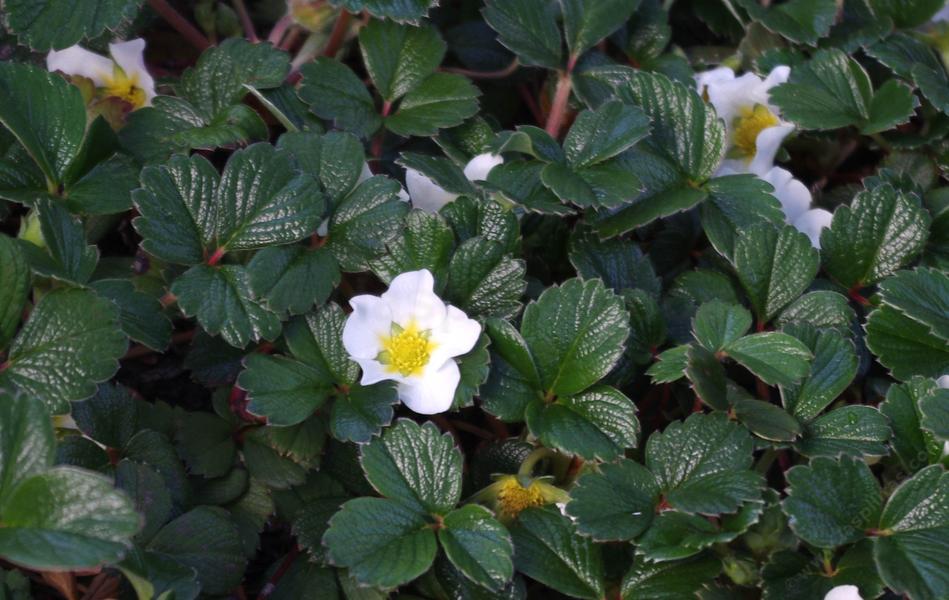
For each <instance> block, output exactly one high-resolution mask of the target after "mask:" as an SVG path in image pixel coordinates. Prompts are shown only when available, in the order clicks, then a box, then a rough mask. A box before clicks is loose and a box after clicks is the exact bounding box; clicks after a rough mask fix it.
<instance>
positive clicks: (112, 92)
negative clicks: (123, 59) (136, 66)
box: [103, 65, 145, 110]
mask: <svg viewBox="0 0 949 600" xmlns="http://www.w3.org/2000/svg"><path fill="white" fill-rule="evenodd" d="M104 79H105V86H103V90H104V94H105V95H106V96H108V97H110V98H119V99H121V100H124V101H126V102H128V103H129V104H131V105H132V109H133V110H134V109H136V108H141V107H143V106H145V90H143V89H142V88H140V87H138V74H135V75H132V76H131V77H130V76H128V75H127V74H126V73H125V70H123V69H122V67H120V66H118V65H115V67H114V69H113V71H112V75H111V76H108V77H105V78H104Z"/></svg>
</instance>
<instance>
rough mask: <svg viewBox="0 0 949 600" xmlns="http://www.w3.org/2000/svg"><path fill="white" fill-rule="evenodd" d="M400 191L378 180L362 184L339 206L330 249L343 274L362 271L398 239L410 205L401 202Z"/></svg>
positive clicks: (331, 225)
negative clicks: (388, 244)
mask: <svg viewBox="0 0 949 600" xmlns="http://www.w3.org/2000/svg"><path fill="white" fill-rule="evenodd" d="M400 189H401V187H400V186H399V184H398V183H397V182H395V181H393V180H392V179H389V178H387V177H381V176H376V177H372V178H370V179H367V180H366V181H364V182H362V183H360V184H359V185H358V186H357V187H356V189H354V190H353V191H352V192H350V193H349V195H347V196H346V197H345V198H343V199H342V200H341V201H340V203H339V204H338V205H337V206H336V210H335V211H334V212H333V216H332V218H331V219H330V223H329V242H328V243H327V247H328V248H329V249H330V251H331V252H333V255H334V256H336V260H337V261H339V263H340V267H341V268H342V269H343V270H344V271H362V270H365V269H366V268H367V267H368V262H369V261H370V260H371V259H373V258H375V257H377V256H379V255H381V254H382V253H383V252H384V251H385V244H386V243H387V242H388V241H389V240H391V239H393V238H395V237H396V235H398V233H399V230H400V229H401V227H402V221H403V218H404V216H405V214H406V213H407V212H408V211H409V206H408V204H407V203H405V202H402V201H401V200H399V195H398V194H399V190H400Z"/></svg>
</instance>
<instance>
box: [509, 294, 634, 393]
mask: <svg viewBox="0 0 949 600" xmlns="http://www.w3.org/2000/svg"><path fill="white" fill-rule="evenodd" d="M521 333H522V335H523V336H524V340H525V341H526V342H527V345H528V347H529V348H530V350H531V353H532V354H533V356H534V358H535V360H536V362H537V369H538V371H539V373H540V383H541V385H542V386H543V388H544V390H545V391H547V392H549V393H551V394H555V395H557V396H568V395H571V394H575V393H577V392H580V391H583V390H585V389H586V388H588V387H589V386H591V385H593V384H594V383H596V382H597V381H599V380H600V379H601V378H603V377H604V376H605V375H606V374H607V373H609V371H610V369H612V368H613V366H614V365H615V364H616V362H617V361H618V360H619V358H620V356H621V355H622V353H623V342H625V340H626V338H627V336H628V335H629V316H628V315H627V314H626V311H625V310H624V309H623V304H622V301H621V300H620V298H619V297H618V296H616V295H615V294H613V293H612V292H610V291H609V290H607V289H606V288H605V287H604V286H603V283H602V282H600V281H597V280H590V281H580V280H578V279H571V280H568V281H567V282H565V283H563V284H562V285H560V286H557V287H553V288H549V289H547V290H546V291H545V292H544V293H543V294H541V296H540V298H538V299H537V301H536V302H532V303H531V304H529V305H528V306H527V308H526V309H525V310H524V318H523V321H522V324H521Z"/></svg>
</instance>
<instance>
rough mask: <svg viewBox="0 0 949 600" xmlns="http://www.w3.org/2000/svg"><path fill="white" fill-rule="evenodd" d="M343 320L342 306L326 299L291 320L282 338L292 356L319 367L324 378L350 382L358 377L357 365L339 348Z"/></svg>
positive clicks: (352, 382)
mask: <svg viewBox="0 0 949 600" xmlns="http://www.w3.org/2000/svg"><path fill="white" fill-rule="evenodd" d="M345 322H346V316H345V315H344V314H343V310H342V309H341V308H340V307H339V306H338V305H336V304H334V303H330V304H327V305H324V306H322V307H320V308H318V309H316V310H315V311H313V312H312V313H310V314H308V315H307V316H306V317H305V318H298V319H294V320H293V321H291V322H290V324H289V325H287V328H286V331H285V332H284V339H285V340H286V342H287V347H288V348H289V350H290V352H291V353H292V354H293V356H294V357H295V358H297V359H298V360H301V361H303V362H304V363H306V364H308V365H309V366H311V367H313V368H315V369H318V370H319V371H321V373H323V375H322V377H323V378H324V379H325V380H329V381H335V382H337V383H341V384H345V385H351V384H354V383H356V381H357V380H358V378H359V366H358V365H357V364H356V363H355V362H353V361H352V359H350V357H349V353H347V352H346V350H345V348H343V341H342V337H343V326H344V325H345ZM370 389H377V388H375V387H373V388H370Z"/></svg>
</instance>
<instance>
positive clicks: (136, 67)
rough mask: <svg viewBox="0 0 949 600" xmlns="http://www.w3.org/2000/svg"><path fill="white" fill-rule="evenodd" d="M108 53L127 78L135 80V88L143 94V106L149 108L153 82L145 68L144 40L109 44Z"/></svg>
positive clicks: (153, 92) (153, 86) (153, 93)
mask: <svg viewBox="0 0 949 600" xmlns="http://www.w3.org/2000/svg"><path fill="white" fill-rule="evenodd" d="M109 53H110V54H111V55H112V58H113V60H115V62H116V64H117V65H119V66H120V67H122V70H123V71H125V75H126V76H127V77H129V78H135V79H136V84H137V85H136V87H138V88H139V89H141V90H142V91H143V92H145V106H150V105H151V103H152V98H154V97H155V80H154V79H152V76H151V75H150V74H149V73H148V69H146V68H145V40H143V39H142V38H137V39H134V40H129V41H127V42H119V43H117V44H109Z"/></svg>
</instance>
